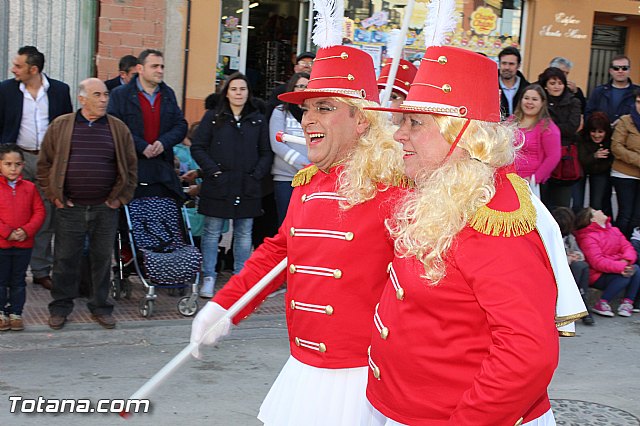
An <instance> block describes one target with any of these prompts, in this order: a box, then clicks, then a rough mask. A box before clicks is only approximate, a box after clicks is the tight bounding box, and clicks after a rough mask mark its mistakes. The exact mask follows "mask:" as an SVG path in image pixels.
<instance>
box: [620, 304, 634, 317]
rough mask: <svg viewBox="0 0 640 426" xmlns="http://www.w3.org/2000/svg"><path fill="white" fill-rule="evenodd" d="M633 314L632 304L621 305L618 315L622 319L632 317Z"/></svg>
mask: <svg viewBox="0 0 640 426" xmlns="http://www.w3.org/2000/svg"><path fill="white" fill-rule="evenodd" d="M631 312H633V305H632V304H631V303H626V302H625V303H621V304H620V306H619V307H618V315H620V316H621V317H630V316H631Z"/></svg>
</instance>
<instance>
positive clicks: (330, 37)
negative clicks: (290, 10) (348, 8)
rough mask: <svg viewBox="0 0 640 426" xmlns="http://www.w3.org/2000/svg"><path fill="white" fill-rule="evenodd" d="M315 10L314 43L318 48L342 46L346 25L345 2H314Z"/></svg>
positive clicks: (321, 0)
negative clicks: (344, 26)
mask: <svg viewBox="0 0 640 426" xmlns="http://www.w3.org/2000/svg"><path fill="white" fill-rule="evenodd" d="M313 9H314V10H315V11H316V18H315V19H316V25H315V28H314V29H313V38H312V40H313V43H314V44H315V45H316V46H318V47H331V46H338V45H341V44H342V28H343V25H344V1H343V0H314V2H313Z"/></svg>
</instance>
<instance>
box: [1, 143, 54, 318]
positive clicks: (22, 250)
mask: <svg viewBox="0 0 640 426" xmlns="http://www.w3.org/2000/svg"><path fill="white" fill-rule="evenodd" d="M23 167H24V157H23V155H22V151H21V150H20V148H18V146H17V145H14V144H1V145H0V331H7V330H13V331H20V330H22V329H24V325H23V323H22V308H23V307H24V303H25V300H26V291H25V289H26V283H25V281H24V278H25V274H26V272H27V267H28V266H29V261H30V260H31V248H32V247H33V237H34V235H35V234H36V232H37V231H38V229H40V227H41V226H42V222H44V216H45V211H44V205H43V204H42V200H41V199H40V194H39V193H38V189H37V188H36V186H35V185H34V184H33V183H31V182H29V181H26V180H22V176H21V173H22V168H23ZM7 304H8V305H7Z"/></svg>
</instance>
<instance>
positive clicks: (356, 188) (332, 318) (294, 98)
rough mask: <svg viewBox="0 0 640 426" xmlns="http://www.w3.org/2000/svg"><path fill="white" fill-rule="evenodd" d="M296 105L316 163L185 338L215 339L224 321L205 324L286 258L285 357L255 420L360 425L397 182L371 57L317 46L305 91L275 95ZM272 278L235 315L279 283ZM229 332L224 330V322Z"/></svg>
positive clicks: (397, 153)
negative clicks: (272, 230) (277, 224)
mask: <svg viewBox="0 0 640 426" xmlns="http://www.w3.org/2000/svg"><path fill="white" fill-rule="evenodd" d="M280 99H281V100H283V101H285V102H290V103H296V104H302V109H303V111H304V115H303V119H302V127H303V130H304V133H305V137H306V140H307V145H308V148H309V155H308V157H309V159H310V160H311V161H312V162H313V163H314V165H312V166H310V167H307V168H305V169H303V170H301V171H300V172H299V173H298V174H297V175H296V176H295V178H294V180H293V186H294V187H295V189H294V192H293V196H292V198H291V202H290V205H289V209H288V212H287V216H286V218H285V221H284V223H283V225H282V227H281V228H280V230H279V232H278V234H277V235H276V236H275V237H273V238H268V239H266V240H265V242H264V243H263V244H262V245H261V246H260V247H259V248H258V249H257V250H256V251H255V252H254V253H253V255H252V256H251V258H250V259H249V260H248V261H247V262H246V263H245V266H244V269H243V270H242V272H241V273H240V274H238V275H236V276H234V277H232V278H231V280H230V281H229V282H228V283H227V284H226V285H225V286H224V288H222V289H221V290H220V291H219V292H218V293H217V294H216V295H215V297H214V298H213V299H212V301H211V302H209V303H208V304H207V306H206V307H205V308H204V309H203V310H202V311H201V312H200V313H199V314H198V316H197V317H196V319H195V320H194V323H193V328H192V341H194V342H199V343H203V344H211V343H213V342H214V341H215V339H216V338H218V337H220V336H221V335H223V334H225V333H226V330H225V327H220V328H219V329H218V330H217V331H216V332H214V333H212V334H211V335H208V336H207V337H205V338H204V339H203V335H204V333H205V330H207V329H208V328H210V327H211V326H212V325H213V324H214V323H216V322H217V320H218V319H219V318H221V317H222V316H223V315H224V314H225V312H226V309H228V308H229V307H230V306H231V305H232V304H233V303H234V302H236V301H237V300H238V299H239V298H240V297H241V296H242V295H243V294H245V293H246V292H247V291H248V290H249V289H250V288H251V287H252V286H253V285H254V284H255V283H256V282H257V281H258V280H259V279H260V278H262V277H263V276H264V275H265V274H266V273H267V272H269V271H270V270H271V269H272V268H273V267H274V266H276V265H277V264H278V263H279V262H280V261H282V260H283V259H284V258H285V257H287V259H288V262H287V271H286V280H287V293H286V306H287V308H286V316H287V327H288V331H289V343H290V348H291V357H290V358H289V360H288V361H287V363H286V365H285V366H284V368H283V370H282V372H281V373H280V375H279V377H278V378H277V380H276V382H275V384H274V385H273V387H272V389H271V391H270V392H269V394H268V395H267V398H266V399H265V401H264V403H263V404H262V407H261V409H260V414H259V416H258V418H259V419H260V420H262V421H263V422H265V424H267V425H278V426H279V425H306V426H309V425H345V426H351V425H358V424H359V423H360V416H361V415H362V414H363V413H366V411H365V410H364V408H366V398H365V387H366V381H367V371H368V367H367V362H368V356H367V348H368V346H369V343H370V341H371V335H370V322H371V318H372V317H373V315H374V310H375V305H376V303H377V302H378V300H379V298H380V294H381V292H382V288H383V286H384V284H385V282H386V278H387V271H386V268H387V265H388V263H389V262H390V261H391V260H392V258H393V243H392V241H391V239H390V237H389V234H388V231H387V230H386V228H385V225H384V221H385V218H387V217H389V216H390V214H391V210H392V208H393V207H394V206H395V204H396V201H397V199H398V198H400V192H401V190H400V189H399V188H398V186H397V185H398V184H399V183H400V182H401V181H402V180H403V174H402V156H401V150H400V146H399V145H398V144H397V143H396V142H394V141H393V139H392V136H391V130H390V127H389V124H388V120H386V118H384V116H383V115H381V114H379V113H377V112H373V111H365V110H364V109H363V108H364V107H366V106H375V105H377V99H378V90H377V87H376V78H375V72H374V68H373V62H372V59H371V57H370V56H369V55H368V54H367V53H365V52H363V51H361V50H359V49H355V48H352V47H347V46H332V47H326V48H321V49H319V50H318V52H317V56H316V59H315V62H314V66H313V71H312V73H311V78H310V80H309V84H308V86H307V89H306V90H304V91H301V92H290V93H286V94H283V95H281V96H280ZM283 279H284V277H282V276H281V277H279V279H275V280H273V281H272V283H271V284H270V285H268V286H267V287H266V288H265V289H264V290H263V291H262V292H261V293H260V294H259V295H258V296H257V297H256V298H255V299H254V300H253V301H252V302H251V303H250V304H249V305H248V306H247V307H246V308H245V309H244V310H243V311H242V312H241V313H240V314H238V315H237V316H236V317H235V318H234V320H233V322H234V323H237V322H239V321H240V320H242V319H243V318H245V317H246V316H247V315H249V314H250V313H251V312H253V310H255V309H256V308H257V307H258V306H259V305H260V303H261V302H262V301H263V300H264V299H265V297H266V296H267V295H268V294H269V293H271V292H272V291H274V290H275V289H276V288H278V287H279V286H280V284H281V283H282V280H283ZM226 328H227V329H228V327H226Z"/></svg>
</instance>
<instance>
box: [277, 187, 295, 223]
mask: <svg viewBox="0 0 640 426" xmlns="http://www.w3.org/2000/svg"><path fill="white" fill-rule="evenodd" d="M273 191H274V194H275V196H276V209H277V210H278V228H280V225H282V222H284V218H285V217H286V216H287V210H288V209H289V200H291V194H293V186H291V181H277V180H274V181H273Z"/></svg>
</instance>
